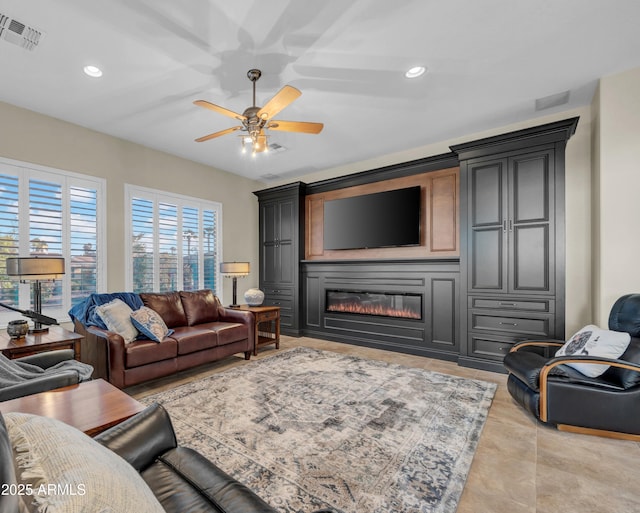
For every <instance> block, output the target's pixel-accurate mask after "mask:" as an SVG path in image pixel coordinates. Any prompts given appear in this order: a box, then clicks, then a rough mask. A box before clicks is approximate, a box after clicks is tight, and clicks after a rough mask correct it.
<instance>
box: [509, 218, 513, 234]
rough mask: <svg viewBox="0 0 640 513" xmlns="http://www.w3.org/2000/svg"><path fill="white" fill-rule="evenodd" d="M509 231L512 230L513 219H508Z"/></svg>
mask: <svg viewBox="0 0 640 513" xmlns="http://www.w3.org/2000/svg"><path fill="white" fill-rule="evenodd" d="M509 231H510V232H512V231H513V219H509Z"/></svg>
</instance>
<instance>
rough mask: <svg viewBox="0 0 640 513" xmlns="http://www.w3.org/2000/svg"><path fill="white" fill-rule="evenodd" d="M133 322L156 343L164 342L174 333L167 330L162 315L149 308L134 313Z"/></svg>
mask: <svg viewBox="0 0 640 513" xmlns="http://www.w3.org/2000/svg"><path fill="white" fill-rule="evenodd" d="M131 322H132V323H133V325H134V326H135V327H136V328H137V329H138V331H139V332H140V333H142V334H143V335H145V336H146V337H147V338H148V339H149V340H154V341H155V342H162V341H163V340H164V339H165V337H167V336H168V335H171V334H172V333H173V330H170V329H169V328H167V325H166V324H165V322H164V321H163V320H162V317H160V314H159V313H158V312H156V311H155V310H152V309H151V308H149V307H147V306H143V307H141V308H139V309H138V310H136V311H135V312H132V313H131Z"/></svg>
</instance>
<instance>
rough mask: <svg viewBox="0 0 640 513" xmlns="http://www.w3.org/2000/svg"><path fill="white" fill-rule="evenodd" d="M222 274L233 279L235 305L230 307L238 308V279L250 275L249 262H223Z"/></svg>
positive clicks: (221, 266)
mask: <svg viewBox="0 0 640 513" xmlns="http://www.w3.org/2000/svg"><path fill="white" fill-rule="evenodd" d="M220 274H222V275H224V276H226V277H228V278H233V303H232V304H231V305H229V306H230V307H232V308H234V307H238V306H240V305H238V303H237V297H238V278H242V277H244V276H248V275H249V262H221V263H220Z"/></svg>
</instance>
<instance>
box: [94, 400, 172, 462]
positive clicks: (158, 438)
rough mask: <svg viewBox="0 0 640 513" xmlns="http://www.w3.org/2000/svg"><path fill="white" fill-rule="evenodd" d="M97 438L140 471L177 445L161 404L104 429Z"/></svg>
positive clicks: (153, 405)
mask: <svg viewBox="0 0 640 513" xmlns="http://www.w3.org/2000/svg"><path fill="white" fill-rule="evenodd" d="M94 439H95V440H96V441H98V442H100V443H101V444H102V445H104V446H105V447H107V448H108V449H111V450H112V451H113V452H115V453H116V454H118V456H120V457H122V458H124V459H125V460H127V461H128V462H129V463H130V464H131V465H132V466H133V467H134V468H135V469H136V470H137V471H138V472H141V471H142V470H144V469H145V468H147V467H148V466H149V465H151V463H153V462H154V461H155V459H156V458H157V457H158V456H159V455H161V454H163V453H164V452H166V451H168V450H169V449H174V448H176V447H177V445H178V442H177V440H176V435H175V432H174V431H173V425H172V424H171V419H170V418H169V414H168V413H167V411H166V410H165V409H164V408H163V407H162V406H160V405H159V404H158V403H154V404H152V405H151V406H148V407H147V408H145V409H144V410H142V411H141V412H140V413H138V414H136V415H134V416H133V417H130V418H128V419H127V420H125V421H124V422H121V423H120V424H117V425H116V426H114V427H112V428H109V429H107V430H106V431H103V432H102V433H100V434H99V435H97V436H96V437H95V438H94Z"/></svg>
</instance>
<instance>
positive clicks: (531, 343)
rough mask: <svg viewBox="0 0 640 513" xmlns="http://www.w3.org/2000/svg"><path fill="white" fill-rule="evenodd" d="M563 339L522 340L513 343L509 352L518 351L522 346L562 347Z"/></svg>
mask: <svg viewBox="0 0 640 513" xmlns="http://www.w3.org/2000/svg"><path fill="white" fill-rule="evenodd" d="M564 344H565V341H564V340H523V341H522V342H516V343H515V344H513V347H511V349H510V351H509V352H513V351H518V350H520V349H522V348H524V347H558V348H560V347H562V346H563V345H564Z"/></svg>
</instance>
